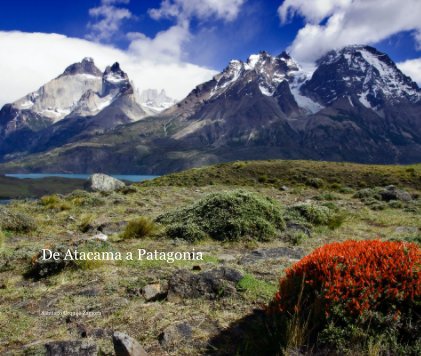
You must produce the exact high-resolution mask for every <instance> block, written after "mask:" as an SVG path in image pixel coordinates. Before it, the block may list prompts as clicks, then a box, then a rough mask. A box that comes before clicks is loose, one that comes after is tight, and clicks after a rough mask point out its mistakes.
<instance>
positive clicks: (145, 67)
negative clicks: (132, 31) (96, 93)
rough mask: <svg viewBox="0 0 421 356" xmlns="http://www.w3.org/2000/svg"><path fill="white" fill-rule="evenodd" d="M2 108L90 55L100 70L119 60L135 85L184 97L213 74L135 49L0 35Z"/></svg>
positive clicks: (49, 37) (58, 37)
mask: <svg viewBox="0 0 421 356" xmlns="http://www.w3.org/2000/svg"><path fill="white" fill-rule="evenodd" d="M0 48H2V49H3V55H2V56H0V73H2V75H1V76H0V106H2V105H3V104H5V103H9V102H13V101H15V100H17V99H18V98H20V97H22V96H24V95H26V94H28V93H30V92H31V91H34V90H37V89H38V88H39V87H40V86H41V85H43V84H45V83H46V82H47V81H49V80H51V79H52V78H54V77H56V76H58V75H60V74H61V73H62V72H63V71H64V69H65V68H66V67H67V66H68V65H70V64H72V63H75V62H80V61H81V60H82V58H84V57H92V58H94V60H95V63H96V65H97V66H98V67H99V68H100V69H101V70H104V69H105V67H106V66H107V65H111V64H113V63H114V62H119V63H120V65H121V67H122V69H123V70H124V71H126V72H127V73H128V75H129V78H130V79H131V80H132V81H133V82H134V84H135V87H136V88H138V89H140V90H143V89H147V88H156V89H160V88H164V89H166V91H167V93H168V94H169V95H170V96H172V97H174V98H176V99H182V98H183V97H184V96H186V95H187V94H188V93H189V92H190V90H192V89H193V88H194V87H195V86H196V85H198V84H200V83H202V82H204V81H206V80H209V79H210V78H211V77H212V76H213V75H214V74H216V72H215V71H213V70H211V69H208V68H204V67H200V66H197V65H194V64H190V63H186V62H182V61H172V62H171V63H164V62H162V61H155V60H154V58H151V57H146V56H145V57H144V56H143V55H142V52H141V51H140V52H137V50H136V48H132V49H131V50H129V51H122V50H119V49H116V48H113V47H111V46H108V45H104V44H100V43H94V42H91V41H88V40H84V39H77V38H70V37H66V36H64V35H59V34H46V33H25V32H18V31H13V32H4V31H0Z"/></svg>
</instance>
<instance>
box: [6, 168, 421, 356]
mask: <svg viewBox="0 0 421 356" xmlns="http://www.w3.org/2000/svg"><path fill="white" fill-rule="evenodd" d="M420 177H421V165H415V166H365V165H355V164H348V163H343V164H342V163H327V162H309V161H249V162H234V163H228V164H219V165H216V166H211V167H205V168H201V169H192V170H188V171H185V172H180V173H177V174H171V175H168V176H162V177H160V178H157V179H154V180H152V181H147V182H142V183H138V184H132V185H130V186H129V187H126V188H124V189H123V190H121V191H116V192H112V193H98V192H85V191H81V190H77V191H74V192H72V193H71V194H68V195H65V196H59V195H50V196H45V197H43V198H41V199H40V200H32V201H15V202H13V203H12V204H10V205H7V206H5V207H0V301H1V306H2V313H0V354H7V353H8V352H9V353H10V354H28V355H45V346H44V345H46V344H48V343H51V342H57V341H64V342H67V341H69V340H72V342H82V341H83V342H85V341H86V342H89V343H90V344H91V345H94V346H96V347H97V350H98V351H100V352H101V353H99V354H104V355H112V354H113V346H112V338H111V334H112V332H113V331H121V332H124V333H126V334H128V335H130V336H131V337H133V338H134V339H136V340H137V341H139V342H140V343H141V344H142V345H143V346H144V348H145V350H146V351H147V352H148V355H151V356H161V355H163V354H169V355H177V356H178V355H187V356H190V355H191V356H193V355H194V356H197V355H210V354H212V355H250V356H251V355H253V356H256V355H265V356H266V355H275V354H282V353H283V354H285V355H291V354H311V352H312V351H320V350H321V351H320V353H319V354H329V355H364V356H369V355H370V356H373V355H378V356H380V355H388V354H393V355H394V354H396V355H399V354H402V355H404V354H405V355H412V354H414V355H415V354H419V353H415V352H413V351H414V348H412V346H413V345H412V346H411V350H410V349H408V348H407V345H406V344H405V343H401V342H400V339H398V340H397V341H396V343H393V339H391V338H392V337H393V336H396V335H395V334H393V333H395V328H394V327H395V326H396V328H398V329H399V328H401V327H402V325H403V324H402V323H401V319H399V318H398V317H397V318H398V319H396V320H395V319H391V318H386V319H385V320H383V319H381V320H380V322H381V323H384V324H380V327H378V328H375V327H373V328H371V327H370V325H372V324H371V321H370V324H369V327H364V328H363V329H361V328H354V326H358V325H354V324H352V325H350V327H349V328H348V329H347V328H345V327H343V325H339V326H335V325H333V326H332V327H334V326H335V328H333V329H332V330H327V329H326V334H325V336H326V335H327V336H328V340H327V341H329V342H330V344H329V347H330V348H328V349H323V347H324V346H323V345H320V344H317V343H316V342H315V341H314V340H313V341H311V342H308V341H306V339H305V335H304V334H305V332H306V330H305V328H304V326H303V325H301V326H300V325H295V324H291V327H290V328H289V330H290V332H289V333H279V334H276V333H277V331H276V330H275V331H274V333H273V335H274V336H276V338H277V339H280V336H282V337H286V338H287V339H288V340H286V341H285V342H286V343H285V344H284V346H283V348H282V350H281V351H280V352H278V351H279V348H278V349H277V353H275V352H273V351H267V350H266V349H265V347H266V346H267V345H266V346H265V343H266V342H270V340H268V337H270V335H272V334H271V332H272V331H273V330H272V329H270V330H271V332H268V329H267V328H268V327H270V324H268V323H266V319H264V315H265V313H264V310H265V309H264V308H265V306H267V305H268V303H270V302H271V300H273V296H274V295H275V292H276V290H277V288H278V286H279V278H280V277H281V276H283V275H284V273H285V271H286V269H287V268H289V267H291V266H292V265H294V264H295V263H297V262H298V260H300V259H301V258H302V257H303V256H305V255H308V254H310V253H311V252H313V251H314V250H315V249H316V248H319V247H321V246H324V245H326V244H328V243H331V242H343V241H346V240H350V239H352V240H356V241H366V240H373V239H376V240H381V242H392V241H393V242H399V243H401V242H414V243H417V244H419V243H420V242H421V221H420V215H421V199H420V197H421V179H420ZM390 184H394V185H395V186H396V188H390V187H388V188H386V186H388V185H390ZM100 233H101V234H100ZM102 234H105V235H107V241H101V240H99V238H98V235H99V237H100V238H104V236H103V235H102ZM379 243H380V242H379ZM46 246H47V247H48V248H51V249H52V250H54V251H63V250H65V249H74V248H76V247H77V248H78V250H79V251H85V252H94V251H114V252H115V251H117V252H121V253H126V252H134V253H136V251H137V249H146V250H148V251H154V250H155V249H156V250H158V251H164V252H174V251H175V252H183V253H184V252H185V253H187V254H189V253H190V252H191V251H192V249H193V248H194V249H195V251H201V252H203V256H204V258H203V260H202V261H188V260H187V261H183V260H180V261H175V262H174V263H168V262H166V261H165V260H146V259H143V260H137V259H136V258H135V259H133V260H122V261H118V260H115V261H113V260H110V261H77V262H76V263H72V264H70V263H69V264H67V265H66V264H63V263H61V262H60V261H59V262H58V263H45V264H44V265H42V264H41V263H39V251H40V249H42V248H45V247H46ZM414 246H415V245H414ZM37 263H39V264H37ZM364 266H365V265H364ZM221 269H222V272H221ZM29 272H31V273H29ZM41 274H42V275H41ZM238 274H240V275H241V279H240V280H238V278H236V276H237V275H238ZM224 275H227V276H228V277H229V278H231V277H233V278H231V279H230V280H227V279H224V278H222V277H223V276H224ZM37 276H38V277H37ZM214 276H216V278H214ZM221 276H222V277H221ZM154 288H158V289H159V290H160V293H159V294H158V295H157V296H156V298H154V299H148V297H147V291H148V290H149V291H150V290H151V289H152V290H153V289H154ZM418 299H419V298H418ZM63 311H66V312H72V313H77V312H85V311H87V312H89V313H99V314H100V315H98V314H92V315H89V314H87V315H78V316H73V315H72V316H66V315H62V314H60V313H61V312H63ZM40 312H51V313H54V314H53V315H49V316H42V315H40ZM316 320H317V319H316ZM355 320H356V319H355V318H351V319H349V320H348V321H352V322H354V321H355ZM370 320H371V319H370ZM408 320H409V321H411V323H409V322H408V325H409V326H411V329H410V330H411V331H410V332H409V334H410V335H412V336H413V338H414V339H418V344H419V345H421V338H420V337H419V335H421V332H420V325H419V323H418V324H416V323H412V321H413V320H412V319H408ZM372 321H373V323H375V322H379V320H378V319H373V320H372ZM395 321H396V323H395ZM361 325H364V324H361ZM361 325H360V326H361ZM370 328H371V329H370ZM417 328H418V329H417ZM361 330H362V332H361ZM408 330H409V329H408ZM295 331H296V333H293V332H295ZM356 332H357V333H356ZM352 333H354V334H352ZM370 333H371V334H370ZM365 335H374V336H373V337H372V338H367V337H366V336H365ZM357 337H358V338H357ZM325 340H326V339H325ZM355 340H357V341H358V342H356V341H355ZM390 340H392V341H390ZM332 345H336V346H332ZM338 345H339V346H341V345H342V346H341V347H342V349H338V348H337V346H338ZM391 347H394V349H393V350H392V349H391ZM256 349H257V351H256ZM307 351H308V352H307Z"/></svg>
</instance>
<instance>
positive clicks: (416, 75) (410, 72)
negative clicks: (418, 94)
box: [397, 58, 421, 87]
mask: <svg viewBox="0 0 421 356" xmlns="http://www.w3.org/2000/svg"><path fill="white" fill-rule="evenodd" d="M397 66H398V67H399V69H400V70H401V71H402V72H403V73H405V74H406V75H407V76H409V77H411V79H412V80H414V81H415V82H417V83H418V85H419V86H420V87H421V58H416V59H408V60H407V61H404V62H400V63H397Z"/></svg>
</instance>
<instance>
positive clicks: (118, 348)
mask: <svg viewBox="0 0 421 356" xmlns="http://www.w3.org/2000/svg"><path fill="white" fill-rule="evenodd" d="M113 344H114V351H115V354H116V356H147V355H148V354H147V353H146V351H145V350H144V349H143V347H142V346H141V345H140V344H139V343H138V342H137V341H136V340H135V339H133V338H132V337H130V336H129V335H127V334H125V333H122V332H115V333H114V334H113Z"/></svg>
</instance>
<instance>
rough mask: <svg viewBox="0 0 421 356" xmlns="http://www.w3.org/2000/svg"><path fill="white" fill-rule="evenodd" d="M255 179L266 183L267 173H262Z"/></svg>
mask: <svg viewBox="0 0 421 356" xmlns="http://www.w3.org/2000/svg"><path fill="white" fill-rule="evenodd" d="M257 181H258V182H259V183H266V182H267V181H268V176H267V175H262V176H260V177H259V178H257Z"/></svg>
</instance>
